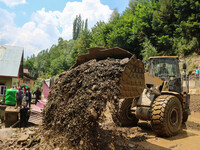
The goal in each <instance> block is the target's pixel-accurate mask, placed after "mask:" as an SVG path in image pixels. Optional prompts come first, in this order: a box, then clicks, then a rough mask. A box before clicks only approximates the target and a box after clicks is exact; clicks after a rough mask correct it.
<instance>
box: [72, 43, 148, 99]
mask: <svg viewBox="0 0 200 150" xmlns="http://www.w3.org/2000/svg"><path fill="white" fill-rule="evenodd" d="M108 57H110V58H115V59H124V58H128V59H129V61H128V62H127V64H126V65H125V67H124V71H123V73H122V76H121V78H120V98H135V97H138V96H140V95H141V94H142V92H143V90H144V86H145V79H144V64H143V62H142V61H141V60H138V59H137V58H136V56H135V55H133V54H131V53H130V52H128V51H126V50H124V49H121V48H118V47H116V48H110V49H107V48H105V47H93V48H90V49H89V54H85V55H79V56H78V57H77V62H76V64H75V65H74V66H72V68H75V67H77V66H79V65H81V64H83V63H85V62H87V61H89V60H92V59H96V60H103V59H106V58H108Z"/></svg>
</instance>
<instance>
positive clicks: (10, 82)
mask: <svg viewBox="0 0 200 150" xmlns="http://www.w3.org/2000/svg"><path fill="white" fill-rule="evenodd" d="M0 83H4V84H5V85H6V89H10V88H13V85H14V84H15V85H18V83H19V79H18V78H11V77H0ZM0 86H1V85H0ZM2 98H3V97H2V95H0V100H2Z"/></svg>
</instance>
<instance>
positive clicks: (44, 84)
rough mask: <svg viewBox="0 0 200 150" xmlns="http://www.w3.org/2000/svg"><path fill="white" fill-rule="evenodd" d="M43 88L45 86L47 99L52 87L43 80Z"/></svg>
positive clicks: (44, 91)
mask: <svg viewBox="0 0 200 150" xmlns="http://www.w3.org/2000/svg"><path fill="white" fill-rule="evenodd" d="M42 88H43V95H44V99H47V97H48V95H49V92H50V88H49V87H48V85H47V84H46V82H45V81H43V85H42Z"/></svg>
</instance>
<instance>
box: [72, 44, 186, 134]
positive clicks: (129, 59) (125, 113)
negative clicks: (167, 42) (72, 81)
mask: <svg viewBox="0 0 200 150" xmlns="http://www.w3.org/2000/svg"><path fill="white" fill-rule="evenodd" d="M107 57H110V58H116V59H121V62H120V63H121V65H123V66H124V71H123V72H122V75H121V77H120V94H119V97H120V99H119V106H118V110H117V111H116V112H117V113H116V114H115V115H113V116H115V117H113V120H114V122H115V123H116V124H118V125H120V126H134V125H137V123H138V120H149V121H151V126H152V129H153V131H154V132H155V133H156V134H157V135H159V136H172V135H175V134H177V133H178V132H179V131H180V129H181V125H182V123H184V122H186V121H187V118H188V115H189V113H190V111H189V102H190V95H189V94H188V90H187V91H185V92H183V88H182V81H181V75H180V70H179V59H178V57H177V56H157V57H150V58H149V61H148V63H147V65H146V68H147V69H148V71H147V72H145V68H144V64H143V62H142V61H141V60H138V59H137V58H136V57H135V55H133V54H131V53H130V52H128V51H126V50H123V49H121V48H111V49H107V48H103V47H94V48H90V49H89V54H85V55H80V56H78V57H77V63H76V64H75V65H74V66H73V67H76V66H78V65H80V64H82V63H84V62H86V61H89V60H91V59H96V60H102V59H106V58H107ZM184 69H186V67H185V68H184ZM187 83H188V82H187ZM187 87H188V86H187Z"/></svg>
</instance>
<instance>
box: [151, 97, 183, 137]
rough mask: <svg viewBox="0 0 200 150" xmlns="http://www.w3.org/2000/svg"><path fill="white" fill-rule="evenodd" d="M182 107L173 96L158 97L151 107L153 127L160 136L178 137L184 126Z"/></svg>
mask: <svg viewBox="0 0 200 150" xmlns="http://www.w3.org/2000/svg"><path fill="white" fill-rule="evenodd" d="M182 115H183V111H182V105H181V102H180V101H179V99H178V98H177V97H176V96H173V95H161V96H158V97H157V98H156V99H155V100H154V102H153V104H152V107H151V126H152V129H153V131H154V132H155V133H156V134H157V135H158V136H173V135H176V134H177V133H178V132H179V131H180V129H181V125H182V119H183V116H182Z"/></svg>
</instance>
